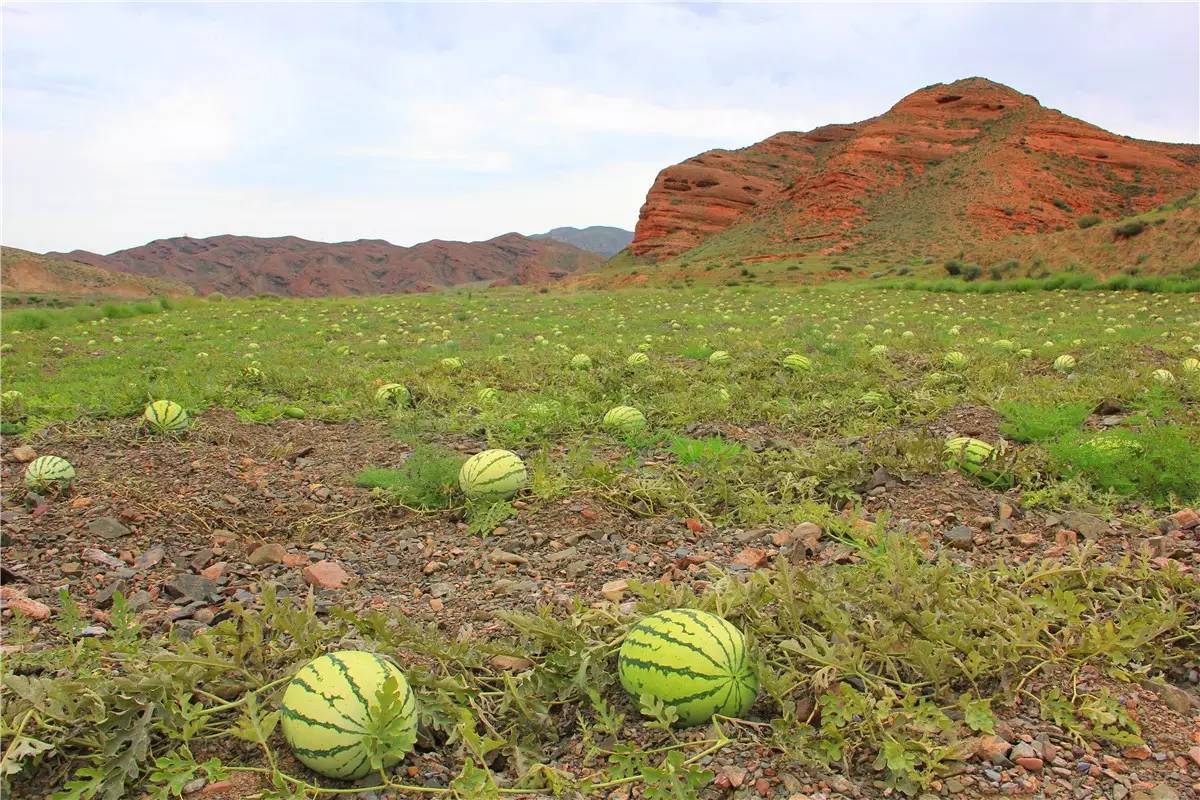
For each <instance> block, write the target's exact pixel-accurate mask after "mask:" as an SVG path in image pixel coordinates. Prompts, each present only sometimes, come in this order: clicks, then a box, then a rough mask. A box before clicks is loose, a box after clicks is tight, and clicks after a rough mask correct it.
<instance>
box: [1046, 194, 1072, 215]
mask: <svg viewBox="0 0 1200 800" xmlns="http://www.w3.org/2000/svg"><path fill="white" fill-rule="evenodd" d="M1050 202H1052V203H1054V205H1055V207H1056V208H1060V209H1062V210H1063V211H1066V212H1068V213H1070V212H1071V211H1073V210H1074V209H1072V208H1071V206H1069V205H1067V201H1066V200H1063V199H1062V198H1059V197H1056V198H1054V199H1053V200H1051V201H1050Z"/></svg>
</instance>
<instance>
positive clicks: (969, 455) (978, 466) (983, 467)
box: [942, 436, 1000, 481]
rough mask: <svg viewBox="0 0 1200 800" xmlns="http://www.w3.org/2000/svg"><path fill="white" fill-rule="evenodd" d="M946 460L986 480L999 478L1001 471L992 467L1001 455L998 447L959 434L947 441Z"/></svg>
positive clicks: (965, 471)
mask: <svg viewBox="0 0 1200 800" xmlns="http://www.w3.org/2000/svg"><path fill="white" fill-rule="evenodd" d="M942 452H943V455H944V456H945V459H946V462H947V463H948V464H950V465H951V466H954V467H957V468H958V469H959V470H960V471H961V472H963V473H964V474H966V475H971V476H974V477H977V478H982V479H983V480H986V481H995V480H997V479H999V477H1000V473H998V472H997V471H995V470H992V469H990V465H991V464H993V463H995V461H996V459H997V458H998V457H999V453H998V452H997V450H996V448H995V447H993V446H992V445H990V444H988V443H987V442H985V441H982V440H981V439H972V438H971V437H969V436H958V437H955V438H953V439H950V440H949V441H947V442H946V446H945V448H944V449H943V451H942Z"/></svg>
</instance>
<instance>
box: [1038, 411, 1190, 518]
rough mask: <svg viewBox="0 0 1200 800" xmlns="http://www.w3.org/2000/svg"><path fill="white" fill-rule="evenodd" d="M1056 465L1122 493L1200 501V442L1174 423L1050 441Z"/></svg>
mask: <svg viewBox="0 0 1200 800" xmlns="http://www.w3.org/2000/svg"><path fill="white" fill-rule="evenodd" d="M1047 447H1048V449H1049V451H1050V454H1051V456H1052V458H1053V461H1054V464H1055V467H1056V468H1057V469H1058V471H1059V472H1060V473H1062V474H1064V475H1067V476H1071V477H1082V478H1085V479H1086V480H1088V481H1089V482H1090V483H1091V484H1092V485H1094V486H1096V487H1097V488H1099V489H1102V490H1105V491H1111V492H1114V493H1115V494H1117V495H1120V496H1122V497H1135V498H1139V499H1145V500H1149V501H1150V502H1153V503H1156V504H1159V505H1168V504H1171V503H1178V504H1180V505H1195V504H1196V502H1197V501H1200V441H1197V439H1196V437H1195V432H1194V431H1189V430H1187V429H1185V428H1182V427H1178V426H1174V425H1162V426H1148V427H1146V428H1144V429H1143V430H1141V431H1133V430H1128V429H1118V430H1112V431H1107V432H1104V433H1096V432H1092V431H1087V432H1084V431H1080V432H1077V433H1073V434H1067V435H1065V436H1063V437H1062V438H1061V439H1059V440H1058V441H1056V442H1053V443H1051V444H1049V445H1047Z"/></svg>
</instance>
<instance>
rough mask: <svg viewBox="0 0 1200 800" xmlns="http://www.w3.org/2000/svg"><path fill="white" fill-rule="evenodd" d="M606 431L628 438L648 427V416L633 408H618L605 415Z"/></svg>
mask: <svg viewBox="0 0 1200 800" xmlns="http://www.w3.org/2000/svg"><path fill="white" fill-rule="evenodd" d="M603 425H604V428H605V430H608V431H611V432H612V433H619V434H622V435H625V436H628V435H629V434H631V433H636V432H637V431H640V430H641V429H642V428H644V427H646V415H645V414H643V413H642V412H641V411H638V410H637V409H636V408H634V407H633V406H616V407H614V408H611V409H609V411H608V413H607V414H605V415H604V420H603Z"/></svg>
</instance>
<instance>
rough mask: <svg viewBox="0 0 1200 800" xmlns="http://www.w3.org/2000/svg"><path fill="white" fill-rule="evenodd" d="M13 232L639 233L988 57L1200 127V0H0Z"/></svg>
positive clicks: (33, 235)
mask: <svg viewBox="0 0 1200 800" xmlns="http://www.w3.org/2000/svg"><path fill="white" fill-rule="evenodd" d="M0 15H2V23H3V34H2V36H3V42H2V43H3V52H2V59H3V98H2V114H3V121H2V133H3V143H2V146H3V176H2V191H3V196H2V198H0V200H2V203H3V210H2V214H0V226H2V227H0V240H2V241H3V243H4V244H6V245H9V246H14V247H21V248H24V249H28V250H34V251H38V252H43V251H48V250H71V249H75V248H82V249H87V250H93V251H97V252H104V253H107V252H111V251H113V250H117V249H120V248H124V247H131V246H136V245H139V244H143V243H145V242H147V241H150V240H152V239H157V238H166V237H170V236H182V235H190V236H210V235H215V234H221V233H235V234H243V235H254V236H280V235H289V234H290V235H297V236H303V237H305V238H310V239H318V240H323V241H346V240H352V239H359V238H380V239H386V240H388V241H391V242H394V243H396V244H401V245H410V244H414V243H416V242H420V241H425V240H428V239H432V238H441V239H461V240H468V241H470V240H479V239H487V238H490V237H493V236H496V235H499V234H502V233H506V232H508V231H519V232H522V233H537V232H541V231H545V230H548V229H550V228H553V227H557V226H560V225H575V226H581V227H582V226H586V225H616V226H620V227H624V228H633V226H634V224H635V223H636V222H637V214H638V209H639V208H640V207H641V204H642V202H643V200H644V199H645V193H646V190H647V189H648V188H649V187H650V185H651V184H652V182H653V180H654V177H655V175H656V174H657V172H658V171H659V170H660V169H662V168H663V167H665V166H668V165H670V164H673V163H676V162H679V161H681V160H683V159H685V158H687V157H689V156H692V155H695V154H696V153H699V152H702V151H704V150H708V149H710V148H714V147H740V146H745V145H748V144H751V143H753V142H756V141H758V140H761V139H763V138H765V137H767V136H769V135H771V134H773V133H776V132H778V131H782V130H806V129H809V128H813V127H816V126H818V125H823V124H827V123H833V122H852V121H856V120H860V119H865V118H867V117H871V116H875V115H877V114H879V113H882V112H883V111H885V110H886V109H887V108H889V107H890V106H891V105H893V104H894V103H895V102H897V101H898V100H899V99H900V98H901V97H903V96H904V95H906V94H908V93H910V92H912V91H915V90H916V89H919V88H921V87H923V86H926V85H929V84H932V83H938V82H946V81H951V80H955V79H957V78H962V77H968V76H973V75H981V76H984V77H988V78H991V79H993V80H997V81H1000V82H1002V83H1006V84H1008V85H1010V86H1012V87H1014V88H1016V89H1018V90H1020V91H1023V92H1026V93H1028V94H1032V95H1034V96H1035V97H1037V98H1038V99H1039V100H1040V101H1041V102H1042V104H1043V105H1046V106H1049V107H1052V108H1057V109H1059V110H1061V111H1063V112H1065V113H1067V114H1070V115H1072V116H1075V117H1079V118H1081V119H1084V120H1087V121H1089V122H1093V123H1095V124H1098V125H1100V126H1101V127H1104V128H1107V129H1109V130H1112V131H1114V132H1117V133H1122V134H1127V135H1130V136H1137V137H1140V138H1148V139H1158V140H1164V141H1175V142H1198V141H1200V4H1198V3H1195V2H1187V3H1181V4H1161V5H1151V4H1129V5H1126V4H1111V3H1103V4H1061V5H1059V4H1035V5H1028V4H1025V5H1018V4H1008V5H1002V4H971V3H965V2H964V3H953V4H931V5H902V4H888V5H883V4H875V5H853V6H851V5H844V4H839V5H833V4H788V5H784V4H736V5H735V4H725V5H703V4H687V5H685V4H574V5H565V4H559V5H555V4H492V5H470V4H460V5H418V4H407V5H401V4H362V5H349V4H339V5H334V4H309V5H296V4H292V5H282V4H268V3H260V4H217V3H193V4H174V5H150V4H130V5H120V4H98V5H90V4H89V5H82V4H61V5H60V4H48V3H38V4H32V3H26V4H23V3H11V2H9V3H5V4H4V6H3V8H2V10H0Z"/></svg>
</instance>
